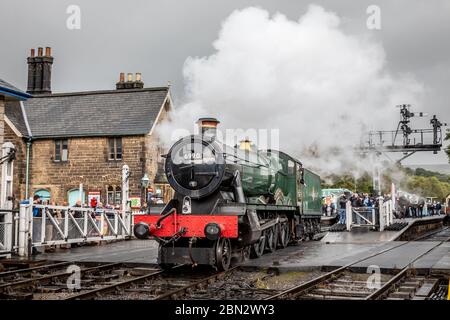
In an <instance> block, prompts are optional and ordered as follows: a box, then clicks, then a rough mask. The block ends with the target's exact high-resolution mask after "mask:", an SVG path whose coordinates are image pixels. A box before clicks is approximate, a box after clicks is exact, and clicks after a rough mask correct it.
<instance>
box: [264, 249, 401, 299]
mask: <svg viewBox="0 0 450 320" xmlns="http://www.w3.org/2000/svg"><path fill="white" fill-rule="evenodd" d="M407 243H408V242H405V243H401V244H399V245H398V246H395V247H392V248H387V249H384V250H381V251H379V252H377V253H374V254H371V255H369V256H366V257H364V258H361V259H359V260H357V261H354V262H351V263H348V264H346V265H344V266H342V267H339V268H337V269H335V270H332V271H330V272H328V273H326V274H324V275H321V276H319V277H317V278H314V279H312V280H310V281H308V282H305V283H302V284H300V285H298V286H294V287H292V288H289V289H287V290H285V291H283V292H280V293H278V294H276V295H273V296H271V297H268V298H266V299H265V300H274V299H278V298H279V297H282V296H285V295H295V296H298V295H301V294H302V293H303V292H304V291H306V290H309V289H311V288H313V287H315V286H316V285H317V284H320V283H322V282H324V281H326V280H328V279H330V278H332V277H333V276H336V275H338V274H340V273H341V272H343V271H345V270H347V269H348V268H349V267H351V266H353V265H355V264H357V263H360V262H362V261H364V260H368V259H370V258H373V257H376V256H378V255H381V254H383V253H386V252H388V251H391V250H394V249H396V248H399V247H401V246H404V245H405V244H407Z"/></svg>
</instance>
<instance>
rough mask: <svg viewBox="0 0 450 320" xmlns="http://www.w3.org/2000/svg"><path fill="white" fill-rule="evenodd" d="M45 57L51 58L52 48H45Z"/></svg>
mask: <svg viewBox="0 0 450 320" xmlns="http://www.w3.org/2000/svg"><path fill="white" fill-rule="evenodd" d="M45 56H46V57H51V56H52V48H51V47H45Z"/></svg>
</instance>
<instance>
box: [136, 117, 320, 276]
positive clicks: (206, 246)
mask: <svg viewBox="0 0 450 320" xmlns="http://www.w3.org/2000/svg"><path fill="white" fill-rule="evenodd" d="M199 123H200V126H201V135H191V136H188V137H185V138H183V139H181V140H179V141H177V142H176V143H175V144H174V145H173V146H172V148H171V149H170V151H169V153H168V154H167V156H166V163H165V173H166V176H167V179H168V181H169V183H170V185H171V186H172V187H173V189H174V190H175V196H174V198H173V199H172V200H171V201H170V202H169V203H168V204H167V205H166V206H165V208H164V209H163V211H162V212H154V213H151V214H150V215H148V216H137V217H136V218H135V223H136V222H137V223H136V225H135V228H134V231H135V235H136V236H137V237H138V238H148V237H150V236H152V237H154V238H155V239H157V240H158V241H159V243H160V248H159V256H158V261H159V263H160V264H161V265H163V266H168V265H173V264H176V263H187V262H190V263H192V264H194V265H195V264H210V265H213V266H216V267H218V268H219V269H227V268H228V267H229V265H230V261H231V257H232V256H233V255H234V256H239V257H241V258H243V259H245V258H248V257H249V256H250V255H252V256H254V257H259V256H261V255H262V254H263V253H264V251H269V252H272V251H274V250H275V249H276V248H277V247H286V246H287V244H288V242H289V240H290V239H298V238H301V237H305V236H310V237H312V236H313V234H314V233H315V232H317V231H319V223H320V197H319V194H320V178H319V177H318V176H317V175H314V174H313V173H312V172H310V171H308V170H306V169H304V168H303V167H302V165H301V163H300V162H299V161H297V160H295V159H294V158H292V157H290V156H288V155H287V154H285V153H282V152H279V151H272V150H264V151H262V150H252V148H251V145H250V143H249V141H243V142H242V143H241V144H240V145H239V146H236V147H234V148H233V147H230V146H227V145H225V144H221V143H219V142H218V141H217V140H216V134H215V133H216V126H217V123H218V121H217V120H215V119H213V118H203V119H200V120H199ZM305 180H308V181H307V183H305Z"/></svg>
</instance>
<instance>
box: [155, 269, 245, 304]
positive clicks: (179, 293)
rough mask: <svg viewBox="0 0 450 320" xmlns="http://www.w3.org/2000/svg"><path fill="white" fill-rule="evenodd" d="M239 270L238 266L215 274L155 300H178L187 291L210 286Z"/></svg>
mask: <svg viewBox="0 0 450 320" xmlns="http://www.w3.org/2000/svg"><path fill="white" fill-rule="evenodd" d="M237 268H238V266H235V267H232V268H230V269H228V270H226V271H222V272H219V273H216V274H213V275H212V276H209V277H206V278H204V279H201V280H199V281H195V282H194V283H191V284H188V285H186V286H184V287H182V288H179V289H175V290H173V291H170V292H167V293H164V294H162V295H160V296H158V297H156V298H155V300H176V299H177V298H179V297H180V296H182V295H185V294H186V293H187V291H189V290H191V289H195V288H197V287H200V286H202V285H204V284H210V283H212V282H215V281H217V280H218V279H220V278H222V277H224V276H225V275H226V274H228V273H230V272H232V271H233V270H236V269H237Z"/></svg>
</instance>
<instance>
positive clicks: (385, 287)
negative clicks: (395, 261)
mask: <svg viewBox="0 0 450 320" xmlns="http://www.w3.org/2000/svg"><path fill="white" fill-rule="evenodd" d="M446 229H448V228H445V229H444V230H446ZM440 231H443V230H440ZM435 233H437V232H434V233H432V234H429V235H433V234H435ZM448 241H450V237H448V238H447V239H445V240H443V241H441V242H439V243H438V244H436V245H434V246H433V247H432V248H430V249H429V250H427V251H425V252H424V253H422V254H421V255H420V256H418V257H416V258H415V259H414V260H413V261H411V262H410V263H409V265H407V266H406V267H405V268H403V269H402V270H401V271H400V272H399V273H397V274H396V275H395V276H394V277H393V278H391V279H389V281H388V282H386V283H385V284H384V285H383V286H382V287H381V288H379V289H378V290H376V291H375V292H372V293H371V294H370V295H368V296H367V297H366V298H365V300H377V299H379V298H381V297H382V296H383V295H384V294H386V293H388V292H389V290H390V289H391V288H392V287H393V286H394V285H395V284H396V283H398V282H399V281H400V280H402V279H403V278H405V277H406V276H407V275H408V274H409V272H410V271H411V270H412V267H411V266H412V265H413V263H414V262H416V261H417V260H419V259H420V258H422V257H423V256H425V255H427V254H428V253H430V252H431V251H433V250H434V249H436V248H437V247H439V246H440V245H441V244H443V243H444V242H448Z"/></svg>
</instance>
